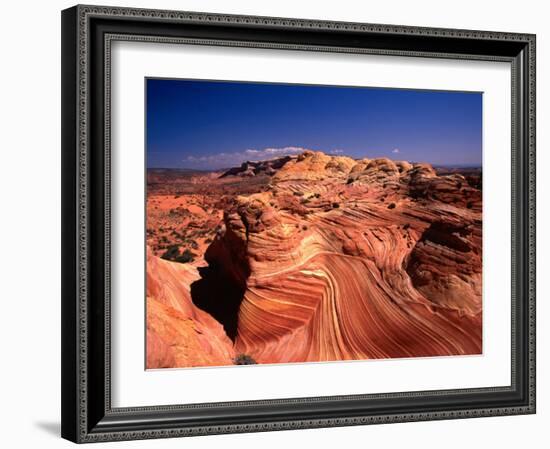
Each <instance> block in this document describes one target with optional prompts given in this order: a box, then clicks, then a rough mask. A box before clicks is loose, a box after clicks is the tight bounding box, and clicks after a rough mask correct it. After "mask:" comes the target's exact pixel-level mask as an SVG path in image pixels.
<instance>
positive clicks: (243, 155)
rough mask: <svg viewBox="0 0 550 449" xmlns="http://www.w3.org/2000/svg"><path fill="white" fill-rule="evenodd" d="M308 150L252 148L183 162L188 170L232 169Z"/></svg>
mask: <svg viewBox="0 0 550 449" xmlns="http://www.w3.org/2000/svg"><path fill="white" fill-rule="evenodd" d="M306 150H307V148H302V147H283V148H263V149H260V150H258V149H252V148H251V149H247V150H244V151H238V152H234V153H226V152H222V153H216V154H211V155H207V156H195V155H189V156H186V157H185V158H183V160H182V162H184V163H185V164H186V167H188V168H197V169H201V168H203V169H219V168H230V167H235V166H238V165H240V164H242V163H243V162H245V161H263V160H267V159H274V158H278V157H283V156H288V155H293V154H300V153H303V152H304V151H306Z"/></svg>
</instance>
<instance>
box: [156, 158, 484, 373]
mask: <svg viewBox="0 0 550 449" xmlns="http://www.w3.org/2000/svg"><path fill="white" fill-rule="evenodd" d="M270 176H271V183H270V184H269V187H268V188H267V189H265V191H261V192H258V193H255V194H247V195H242V196H236V197H235V198H234V199H233V201H232V202H231V204H230V205H229V206H228V207H227V208H226V210H224V217H223V225H222V226H221V227H220V231H219V232H218V234H217V237H216V238H215V239H214V241H213V242H212V243H211V244H210V246H209V247H208V249H207V250H206V253H205V261H206V262H207V263H208V267H206V268H202V269H201V270H202V272H199V269H198V268H196V267H193V266H188V267H185V266H183V265H182V266H179V265H181V264H175V263H172V262H165V261H160V260H158V259H156V258H154V257H153V258H151V260H148V266H147V268H148V314H150V315H151V317H152V318H151V319H150V317H149V315H148V331H149V332H148V345H149V334H151V336H150V338H151V353H152V354H153V353H154V355H152V356H151V360H152V363H153V362H154V363H153V364H154V365H158V366H160V365H162V366H167V365H170V366H195V365H197V364H205V365H216V364H227V363H232V361H233V360H234V358H235V357H236V356H237V355H239V354H246V355H247V356H249V357H250V358H251V359H253V360H254V361H256V362H257V363H286V362H307V361H334V360H359V359H379V358H395V357H424V356H445V355H465V354H479V353H481V351H482V338H481V325H482V301H481V299H482V298H481V287H482V276H481V260H482V259H481V258H482V253H481V250H482V244H481V242H482V235H481V230H482V227H481V211H482V210H481V208H482V195H481V190H479V189H477V188H475V187H472V186H471V185H470V183H468V182H467V181H466V179H465V178H464V177H463V176H461V175H460V174H456V173H455V174H451V175H448V176H438V175H437V174H436V172H435V171H434V169H433V168H432V167H431V166H430V165H428V164H411V163H409V162H399V161H397V162H396V161H392V160H390V159H385V158H383V159H373V160H369V159H362V160H359V161H356V160H353V159H351V158H347V157H340V156H329V155H326V154H324V153H321V152H309V151H308V152H305V153H303V154H301V155H299V156H298V157H295V158H291V159H289V160H288V161H286V162H285V164H283V165H281V166H280V167H279V168H278V169H277V170H276V172H275V173H272V174H271V175H270ZM199 268H200V267H199ZM149 283H151V286H149ZM149 308H150V309H151V311H150V312H149ZM167 308H170V310H169V313H168V312H166V310H167ZM167 317H168V318H167ZM174 320H176V321H174ZM150 322H151V323H150ZM149 325H150V327H149ZM222 326H223V328H222ZM205 340H207V342H208V343H206V341H205ZM174 342H181V344H180V343H178V344H174ZM148 349H149V347H148ZM195 351H198V352H200V354H196V353H195ZM201 351H202V352H201ZM148 354H149V352H148ZM153 359H154V360H153ZM148 360H149V359H148ZM148 365H149V363H148Z"/></svg>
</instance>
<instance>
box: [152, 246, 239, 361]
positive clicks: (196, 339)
mask: <svg viewBox="0 0 550 449" xmlns="http://www.w3.org/2000/svg"><path fill="white" fill-rule="evenodd" d="M198 278H199V275H198V272H197V270H196V269H195V268H194V267H190V266H188V265H185V264H179V263H174V262H168V261H165V260H162V259H160V258H158V257H155V256H153V255H152V254H151V253H150V251H148V252H147V345H146V346H147V368H149V369H151V368H173V367H188V366H208V365H227V364H231V363H232V359H233V358H234V357H235V351H234V349H233V344H232V342H231V340H230V339H229V338H228V337H227V335H226V333H225V332H224V330H223V327H222V325H221V324H220V323H219V322H217V321H216V320H215V319H214V318H212V317H211V316H210V315H209V314H208V313H206V312H204V311H202V310H200V309H199V308H197V307H196V306H195V305H194V304H193V302H192V300H191V295H190V285H191V283H192V282H194V281H195V280H197V279H198Z"/></svg>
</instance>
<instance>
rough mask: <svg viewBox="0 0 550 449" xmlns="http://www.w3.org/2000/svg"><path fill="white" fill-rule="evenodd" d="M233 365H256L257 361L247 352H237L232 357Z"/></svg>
mask: <svg viewBox="0 0 550 449" xmlns="http://www.w3.org/2000/svg"><path fill="white" fill-rule="evenodd" d="M233 363H234V364H235V365H256V364H257V362H256V360H254V359H253V358H252V357H250V356H249V355H248V354H239V355H238V356H237V357H235V358H234V359H233Z"/></svg>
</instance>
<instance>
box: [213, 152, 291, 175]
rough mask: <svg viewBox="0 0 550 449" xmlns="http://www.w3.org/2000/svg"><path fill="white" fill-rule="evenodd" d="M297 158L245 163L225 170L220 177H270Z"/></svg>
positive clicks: (287, 157) (288, 157) (286, 157)
mask: <svg viewBox="0 0 550 449" xmlns="http://www.w3.org/2000/svg"><path fill="white" fill-rule="evenodd" d="M297 157H298V156H283V157H279V158H275V159H270V160H267V161H246V162H243V163H242V164H241V165H240V166H239V167H234V168H231V169H229V170H227V171H226V172H225V173H223V174H222V175H221V176H220V177H221V178H225V177H227V176H240V177H243V178H246V177H252V176H256V175H260V174H266V175H269V176H272V175H274V174H275V173H276V171H277V170H279V169H280V168H281V167H283V166H284V165H285V164H286V163H287V162H289V161H291V160H294V159H296V158H297Z"/></svg>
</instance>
